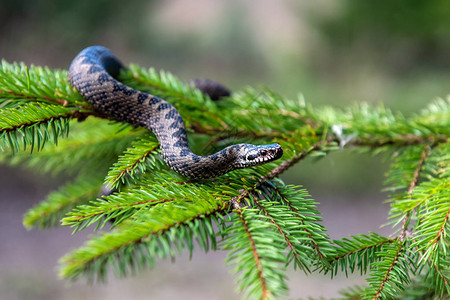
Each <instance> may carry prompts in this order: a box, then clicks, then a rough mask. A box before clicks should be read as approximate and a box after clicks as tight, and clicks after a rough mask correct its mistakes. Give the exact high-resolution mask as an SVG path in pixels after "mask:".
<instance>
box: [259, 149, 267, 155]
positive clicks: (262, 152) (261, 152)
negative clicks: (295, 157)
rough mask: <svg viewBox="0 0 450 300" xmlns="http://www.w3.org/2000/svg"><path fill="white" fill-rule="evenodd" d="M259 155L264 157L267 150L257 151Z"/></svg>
mask: <svg viewBox="0 0 450 300" xmlns="http://www.w3.org/2000/svg"><path fill="white" fill-rule="evenodd" d="M259 154H261V155H262V156H266V155H267V150H264V149H262V150H259Z"/></svg>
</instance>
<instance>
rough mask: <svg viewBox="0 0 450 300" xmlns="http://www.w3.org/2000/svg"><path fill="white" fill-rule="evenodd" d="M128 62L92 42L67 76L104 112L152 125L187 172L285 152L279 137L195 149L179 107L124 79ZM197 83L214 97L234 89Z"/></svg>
mask: <svg viewBox="0 0 450 300" xmlns="http://www.w3.org/2000/svg"><path fill="white" fill-rule="evenodd" d="M124 68H125V67H124V65H123V64H122V63H121V62H120V61H119V60H118V59H117V58H116V57H115V56H114V55H113V54H112V53H111V51H110V50H109V49H107V48H105V47H103V46H91V47H87V48H85V49H84V50H82V51H81V52H80V53H79V54H78V55H77V56H76V57H75V58H74V59H73V61H72V63H71V64H70V67H69V71H68V81H69V84H70V85H71V86H72V87H73V88H75V90H77V91H78V93H80V94H81V96H82V97H83V98H84V99H85V100H87V101H88V102H89V103H90V104H91V105H92V107H93V109H94V111H97V112H98V113H99V114H100V115H101V116H106V117H107V118H109V119H112V120H115V121H119V122H126V123H129V124H131V125H133V126H135V127H143V128H145V129H148V130H150V131H152V132H153V134H154V135H155V136H156V138H157V139H158V142H159V148H160V151H161V157H162V159H163V160H164V161H165V162H166V164H167V165H168V166H169V167H170V168H171V169H172V170H174V171H175V172H177V173H179V174H181V175H182V176H184V177H187V178H191V179H204V178H215V177H217V176H221V175H223V174H225V173H228V172H230V171H233V170H236V169H242V168H248V167H253V166H257V165H262V164H265V163H268V162H271V161H274V160H276V159H279V158H280V157H281V156H282V155H283V149H282V147H281V146H280V145H279V144H278V143H274V144H269V145H253V144H235V145H231V146H228V147H226V148H224V149H222V150H220V151H218V152H216V153H214V154H211V155H208V156H200V155H196V154H194V153H193V152H192V151H191V149H190V148H189V144H188V138H187V132H186V126H185V124H184V121H183V118H182V117H181V115H180V113H179V112H178V111H177V109H176V108H175V107H174V106H172V105H171V104H170V103H169V102H167V101H166V100H164V99H161V98H159V97H157V96H154V95H151V94H149V93H146V92H144V91H139V90H136V89H133V88H131V87H129V86H127V85H125V84H124V83H122V82H120V81H119V75H120V72H121V70H122V69H124ZM194 85H195V86H196V87H197V88H199V89H201V90H202V92H203V93H206V94H207V95H210V97H211V98H219V97H220V96H221V95H224V94H225V95H227V94H228V95H229V92H228V89H227V88H225V87H224V86H222V85H220V84H219V83H216V82H215V81H212V80H210V79H205V80H196V81H194Z"/></svg>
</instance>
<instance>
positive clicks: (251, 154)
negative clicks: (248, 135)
mask: <svg viewBox="0 0 450 300" xmlns="http://www.w3.org/2000/svg"><path fill="white" fill-rule="evenodd" d="M239 146H240V149H239V155H238V156H237V159H236V168H239V169H241V168H248V167H252V166H259V165H262V164H265V163H268V162H271V161H274V160H277V159H279V158H280V157H281V156H283V149H282V148H281V146H280V145H279V144H270V145H259V146H256V145H251V144H241V145H239Z"/></svg>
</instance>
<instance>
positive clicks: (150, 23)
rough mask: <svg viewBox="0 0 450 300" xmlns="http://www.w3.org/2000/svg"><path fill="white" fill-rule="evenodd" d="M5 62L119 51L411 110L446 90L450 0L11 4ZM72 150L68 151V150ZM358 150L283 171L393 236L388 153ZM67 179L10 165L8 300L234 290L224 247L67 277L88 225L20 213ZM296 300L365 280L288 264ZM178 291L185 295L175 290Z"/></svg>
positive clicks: (22, 0) (364, 224)
mask: <svg viewBox="0 0 450 300" xmlns="http://www.w3.org/2000/svg"><path fill="white" fill-rule="evenodd" d="M0 28H1V31H0V58H3V59H5V60H6V61H8V62H15V61H17V62H19V61H23V62H25V63H27V64H34V65H46V66H50V67H52V68H63V69H66V68H67V67H68V65H69V64H70V62H71V60H72V58H73V57H74V56H75V55H76V54H77V53H78V52H79V51H80V50H81V49H83V48H84V47H86V46H90V45H94V44H97V45H104V46H107V47H109V48H110V49H111V50H112V51H113V52H114V53H115V54H116V55H117V56H118V57H119V58H120V59H121V60H122V61H123V62H124V63H125V64H128V63H130V62H133V63H138V64H140V65H141V66H144V67H151V66H152V67H155V68H156V69H165V70H168V71H170V72H172V73H174V74H175V75H177V76H179V77H180V78H182V79H190V78H199V77H207V78H213V79H215V80H218V81H220V82H223V83H224V84H225V85H227V86H229V87H230V88H231V89H232V90H239V89H242V88H245V87H246V86H255V87H258V86H266V87H269V88H270V89H272V90H274V91H276V92H278V93H280V94H282V95H284V96H288V97H291V98H296V97H298V95H299V94H302V95H303V96H304V97H305V99H306V102H307V103H310V104H312V105H313V106H322V105H333V106H338V107H345V106H348V105H351V104H354V103H358V102H368V103H371V104H372V105H376V104H379V103H384V105H385V106H386V107H388V108H391V109H392V110H394V111H401V112H402V113H405V114H411V113H414V112H418V111H419V110H420V109H421V108H423V107H424V106H426V105H427V104H428V103H429V102H430V101H432V100H433V99H435V98H436V97H446V95H448V94H449V93H450V88H449V87H450V84H449V83H450V55H449V53H450V1H447V0H429V1H420V0H392V1H358V0H317V1H295V0H290V1H278V0H258V1H256V0H254V1H237V0H169V1H150V0H146V1H144V0H128V1H126V2H124V1H118V0H108V1H106V0H98V1H92V0H77V1H64V0H2V1H1V2H0ZM68 159H70V158H68ZM381 159H382V158H381V157H372V156H370V155H363V154H358V153H355V152H351V151H345V152H342V153H335V154H333V155H330V156H328V157H326V158H324V159H322V160H320V161H313V160H307V161H304V162H302V163H301V164H299V165H298V167H297V168H296V169H293V170H291V171H289V172H288V173H287V174H285V175H284V177H283V179H284V180H285V181H286V182H288V183H296V184H302V185H304V186H305V187H306V188H307V189H308V190H309V191H310V193H311V195H312V196H313V198H314V199H316V200H317V201H318V202H320V206H319V209H320V210H321V211H322V213H323V217H324V219H325V220H324V225H325V227H326V228H328V229H329V230H330V232H329V233H330V235H331V237H332V238H333V237H334V238H337V237H341V236H347V235H349V234H356V233H365V232H366V231H376V232H379V233H383V234H386V235H388V234H389V233H390V232H391V230H390V228H379V225H380V224H383V223H385V220H386V216H387V212H388V209H389V207H388V206H387V205H386V204H383V200H384V199H386V197H387V195H386V194H383V193H382V192H380V191H381V189H382V187H383V173H384V171H385V169H386V166H387V162H385V161H382V160H381ZM64 180H65V179H64V178H51V177H48V176H46V175H43V174H40V173H39V172H30V171H28V170H24V169H19V168H16V169H13V168H10V167H6V166H2V167H1V168H0V240H1V243H0V266H1V268H0V298H1V299H9V300H16V299H20V300H22V299H63V300H65V299H109V300H113V299H141V298H144V297H145V299H177V298H179V297H180V296H179V295H180V294H178V293H181V295H182V297H183V299H238V298H239V297H238V295H236V294H234V292H233V290H234V286H233V278H232V276H231V275H229V274H228V270H227V269H226V268H225V267H224V266H223V262H222V261H223V258H224V254H223V253H220V252H218V253H211V254H208V255H204V254H201V253H196V254H194V258H193V260H192V261H191V262H189V259H188V258H187V257H185V256H181V257H180V259H178V260H177V263H176V264H170V262H162V263H161V264H159V265H157V270H156V271H149V272H144V273H141V274H138V275H137V276H136V277H134V278H128V279H125V280H119V279H114V278H111V280H110V281H109V283H108V284H107V285H95V286H89V285H86V284H84V283H82V282H80V283H76V284H74V285H72V286H69V287H67V284H66V283H65V282H63V281H60V280H58V278H57V271H56V270H55V269H56V264H57V260H58V259H59V258H60V257H61V256H62V255H63V254H64V253H67V252H68V251H69V250H70V249H72V248H74V247H77V246H79V245H81V244H82V242H83V239H84V237H85V236H86V234H90V233H89V232H88V233H80V234H77V235H76V236H71V235H70V229H67V228H62V229H54V230H47V231H36V230H33V231H31V232H27V231H26V230H25V229H24V228H23V226H22V223H21V222H22V220H21V219H22V215H23V214H24V213H25V212H26V210H27V209H28V208H30V207H31V206H33V205H34V204H36V203H37V202H38V201H39V200H41V199H43V198H44V197H45V195H46V194H47V193H48V192H49V191H50V190H51V189H53V188H55V187H56V186H57V185H58V183H61V182H63V181H64ZM291 274H292V276H291V280H290V288H291V295H292V297H295V298H296V297H298V296H300V297H305V298H306V297H307V296H315V297H318V296H323V297H332V296H336V295H337V291H338V289H339V287H341V286H342V287H343V286H349V285H353V284H356V283H361V282H362V281H363V280H362V279H361V278H359V276H351V277H350V278H349V279H346V278H345V277H344V276H339V277H338V278H337V279H335V280H333V281H330V280H329V278H328V277H323V276H320V275H313V276H311V275H310V276H307V277H306V276H304V275H303V274H300V273H299V272H296V273H295V272H294V271H292V273H291ZM177 295H178V296H177Z"/></svg>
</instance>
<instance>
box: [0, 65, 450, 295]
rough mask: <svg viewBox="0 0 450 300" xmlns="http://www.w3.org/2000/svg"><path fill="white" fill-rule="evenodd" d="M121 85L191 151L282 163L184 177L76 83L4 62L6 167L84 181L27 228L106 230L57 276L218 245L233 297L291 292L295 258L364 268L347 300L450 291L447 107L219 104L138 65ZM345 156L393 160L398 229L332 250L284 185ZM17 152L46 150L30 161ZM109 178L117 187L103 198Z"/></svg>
mask: <svg viewBox="0 0 450 300" xmlns="http://www.w3.org/2000/svg"><path fill="white" fill-rule="evenodd" d="M120 76H121V80H123V81H124V82H125V83H126V84H129V85H130V86H134V87H136V88H138V89H139V90H146V91H149V92H150V93H152V94H154V95H157V96H160V97H162V98H165V99H167V100H168V101H169V102H171V103H173V104H174V106H176V107H177V109H178V110H179V111H180V113H181V114H182V115H183V118H184V119H185V121H186V124H187V129H188V131H189V137H190V141H189V142H190V144H191V146H192V149H193V150H195V151H197V150H198V151H197V152H206V151H208V150H210V149H206V151H205V148H204V147H203V148H202V145H205V144H207V147H208V148H214V149H216V148H222V147H223V146H226V145H228V144H234V143H236V142H252V143H268V142H278V143H280V144H281V145H282V147H283V149H284V151H285V154H284V157H283V158H282V159H281V160H279V161H276V162H272V163H269V164H267V165H264V166H260V167H255V168H251V169H243V170H236V171H234V172H231V173H229V174H226V175H224V176H221V177H220V178H216V179H215V180H209V181H207V180H197V181H188V180H186V178H183V177H181V176H179V175H177V174H175V173H174V172H172V171H169V170H168V169H167V167H166V166H165V165H164V164H162V163H161V159H160V158H159V157H158V155H159V151H158V150H157V148H158V143H157V141H156V139H155V138H154V136H153V135H152V134H151V133H148V132H147V131H146V130H143V129H133V128H131V126H126V125H121V124H120V123H118V122H109V121H107V120H105V119H108V117H107V116H105V115H102V114H101V113H99V112H96V111H93V110H92V107H91V106H90V105H89V104H88V103H87V102H86V101H85V100H84V99H82V98H81V96H80V95H79V94H78V93H77V92H76V91H75V90H74V89H73V88H71V87H70V86H69V85H68V83H67V79H66V77H67V72H66V71H59V70H50V69H48V68H40V67H34V66H31V67H27V66H25V65H24V64H8V63H6V62H3V63H2V65H1V66H0V112H1V113H0V143H1V144H0V147H2V149H4V150H5V151H3V152H0V161H2V162H8V163H11V164H15V163H25V164H27V165H29V166H33V167H35V168H40V169H41V170H44V171H47V172H52V173H54V174H57V173H60V172H65V173H68V174H71V175H75V177H76V178H77V179H76V180H75V181H73V182H71V183H69V184H67V185H65V186H63V187H62V188H61V189H60V190H59V191H56V192H54V193H52V194H50V195H49V197H48V199H47V200H46V201H44V202H42V203H41V204H39V205H38V206H36V207H35V208H33V209H32V210H30V212H29V213H28V214H27V215H26V216H25V219H24V223H25V224H26V226H28V227H32V226H36V227H46V226H51V225H54V224H56V223H57V220H59V219H60V218H61V217H62V216H63V214H64V213H66V212H67V211H68V210H70V212H69V213H68V215H66V217H65V218H64V219H63V220H62V223H63V225H66V226H72V227H73V228H74V230H75V231H77V230H81V229H84V228H86V227H87V226H90V225H94V226H96V229H97V230H99V229H102V230H105V231H106V232H103V231H102V232H99V233H97V235H96V236H95V237H93V238H92V239H91V240H90V241H89V242H87V243H86V244H85V245H84V246H83V247H81V248H79V249H78V250H75V251H74V252H72V253H70V254H69V255H67V256H66V257H65V258H64V259H63V261H62V268H61V275H62V276H63V277H65V278H69V279H77V278H79V277H81V276H83V277H86V278H88V279H94V278H99V279H104V278H105V277H106V275H107V272H108V270H109V269H112V270H113V271H114V272H115V274H116V275H118V276H125V275H128V274H130V273H133V272H136V271H138V270H141V269H143V268H146V267H148V266H150V267H152V266H153V265H154V264H155V261H156V260H157V259H164V258H175V256H176V255H177V254H178V253H180V252H181V251H184V250H186V249H187V250H188V251H189V253H190V254H192V251H193V249H194V248H195V247H198V248H200V249H202V250H204V251H208V250H209V249H212V250H215V249H216V248H217V243H218V242H221V244H219V245H221V246H222V247H221V248H222V249H225V250H229V253H228V256H227V261H228V262H229V263H230V264H232V265H235V269H234V272H236V273H238V281H239V286H238V289H239V290H241V291H244V295H245V296H248V297H249V298H260V299H269V298H272V299H278V298H279V297H282V296H283V295H285V294H286V293H287V285H286V267H287V265H288V264H290V263H291V262H293V263H294V267H297V266H298V267H299V268H300V269H303V270H304V271H306V272H309V271H315V270H321V271H324V272H330V273H331V275H332V276H334V275H335V274H336V273H337V272H338V271H342V272H344V273H345V274H348V273H349V272H354V271H355V270H359V271H360V273H361V274H364V273H366V272H370V274H369V278H368V283H369V286H368V287H367V288H366V289H365V290H364V291H362V290H361V289H354V290H353V291H350V292H349V293H347V294H348V295H350V296H351V295H355V297H356V296H361V297H365V298H369V299H388V298H394V296H397V295H400V296H399V297H401V295H407V291H404V292H403V293H401V290H405V286H407V285H408V284H410V285H409V286H408V288H409V287H411V288H416V286H417V293H419V294H420V295H440V296H441V297H442V296H443V295H444V296H445V295H448V291H449V284H448V283H449V273H448V271H447V270H449V269H450V259H449V257H448V252H449V250H448V245H449V244H450V241H449V240H448V239H449V236H450V235H449V230H450V225H449V205H448V203H449V200H450V199H449V192H448V191H449V190H450V189H449V186H448V184H449V176H450V167H449V165H450V163H449V162H450V156H449V153H450V148H449V147H450V146H449V142H448V138H449V136H450V98H449V99H445V100H444V99H438V100H436V101H435V102H434V103H432V104H430V105H429V106H428V108H426V109H425V110H423V111H422V112H421V113H420V114H417V115H413V116H411V117H405V116H403V115H402V114H400V113H393V112H391V111H390V110H389V109H387V108H385V107H383V106H379V107H376V108H374V107H371V106H368V105H358V106H355V107H352V108H349V109H334V108H330V107H327V108H322V109H317V108H314V109H313V108H312V107H311V106H308V105H306V104H305V102H304V100H303V99H302V98H299V99H294V100H292V99H287V98H286V97H283V96H281V95H279V94H277V93H275V92H273V91H270V90H267V89H262V90H256V89H251V88H249V89H245V90H243V91H240V92H236V93H235V94H234V95H233V97H230V98H229V99H226V100H223V101H218V102H213V101H211V100H210V99H209V98H208V97H207V96H205V95H203V94H202V93H201V92H200V91H198V90H197V89H195V88H193V87H191V86H190V85H189V84H187V83H185V82H182V81H181V80H179V79H178V78H176V76H174V75H172V74H170V73H169V72H163V71H162V72H156V71H155V70H153V69H150V70H144V69H141V68H139V67H137V66H131V67H130V68H129V69H128V70H127V71H124V72H122V74H121V75H120ZM89 116H91V117H90V118H87V117H89ZM93 117H94V118H93ZM86 118H87V119H86ZM76 121H83V122H76ZM69 126H70V135H68V134H67V133H68V130H69ZM63 137H64V139H61V138H63ZM205 140H206V142H205ZM347 148H352V149H363V151H364V150H367V149H369V151H370V152H372V153H382V154H384V155H386V154H389V153H393V154H394V155H393V158H394V160H393V163H392V165H391V167H390V172H389V175H388V178H387V184H389V185H390V191H391V192H392V195H391V196H390V203H391V207H392V209H391V212H390V215H391V218H392V219H393V220H394V221H393V223H394V224H395V225H398V224H401V228H400V229H399V232H397V233H396V234H394V235H393V236H392V237H391V238H386V237H383V236H380V235H377V234H374V233H370V234H368V235H364V234H361V235H357V236H351V237H350V238H343V239H340V240H336V241H334V244H332V243H331V242H330V240H329V238H328V236H327V235H326V233H325V228H324V227H323V226H321V225H320V224H319V222H320V221H321V217H320V215H319V211H317V209H316V203H315V202H314V201H313V200H312V199H311V197H310V196H309V195H308V193H307V192H306V190H304V189H301V188H300V187H298V186H285V185H284V183H283V182H282V181H281V180H280V179H278V178H277V177H279V176H280V175H281V174H282V173H283V172H284V171H286V170H287V169H289V168H290V167H291V166H293V165H295V164H297V163H300V162H302V161H303V160H304V159H305V158H307V157H312V156H319V157H321V156H324V155H325V154H326V153H327V152H329V151H337V150H346V149H347ZM22 149H23V150H33V149H34V150H39V152H36V151H34V153H33V155H32V156H30V155H29V154H28V153H26V154H25V153H24V152H23V151H19V150H22ZM13 152H14V153H13ZM108 170H109V171H108ZM106 173H108V175H107V176H106V180H103V176H104V174H106ZM104 181H106V182H107V183H109V184H110V186H111V187H112V188H113V189H116V192H115V193H113V194H112V195H109V196H106V197H103V198H97V199H95V198H96V196H97V193H98V190H99V189H100V185H101V184H102V182H104ZM94 199H95V200H94ZM245 205H247V206H245ZM218 237H221V240H218ZM314 268H315V269H314ZM412 275H414V276H416V277H413V276H412ZM417 278H422V279H423V282H420V280H419V279H417ZM350 296H348V297H350ZM399 297H398V298H399ZM405 297H406V296H405Z"/></svg>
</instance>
